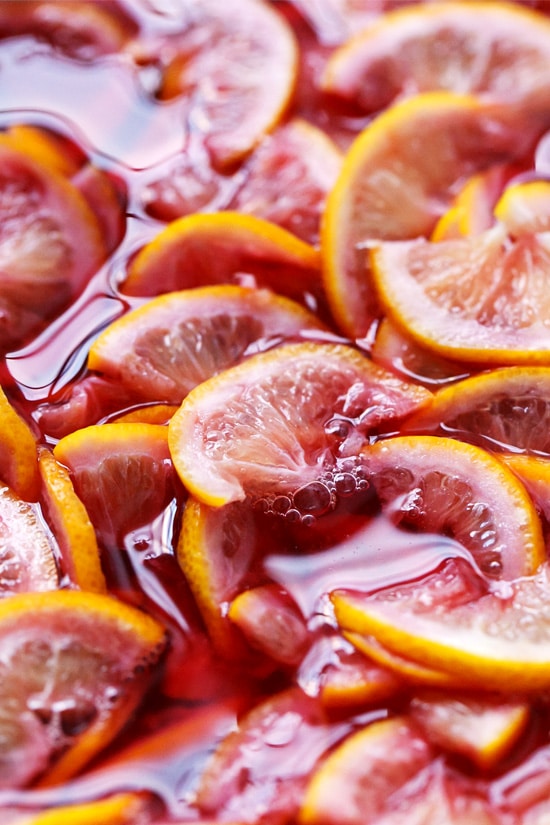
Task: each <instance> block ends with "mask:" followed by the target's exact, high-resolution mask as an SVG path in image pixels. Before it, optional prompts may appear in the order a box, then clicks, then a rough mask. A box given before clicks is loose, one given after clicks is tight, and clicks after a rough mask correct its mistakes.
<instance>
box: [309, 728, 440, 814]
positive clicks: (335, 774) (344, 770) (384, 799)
mask: <svg viewBox="0 0 550 825" xmlns="http://www.w3.org/2000/svg"><path fill="white" fill-rule="evenodd" d="M432 758H433V751H432V749H431V747H430V745H429V744H428V742H427V741H426V740H425V739H424V738H423V737H422V735H421V734H420V733H419V732H418V730H417V729H416V728H415V727H414V725H413V724H411V723H410V722H409V721H408V720H407V719H406V718H401V717H396V718H393V719H384V720H382V721H379V722H373V723H372V724H370V725H366V726H365V728H364V729H363V730H361V731H359V732H358V733H355V734H352V735H351V736H348V737H347V738H346V739H345V740H344V742H343V743H342V744H340V745H339V746H338V747H337V748H336V749H335V750H334V751H333V752H332V753H331V754H330V756H328V757H327V759H325V760H324V762H322V764H321V766H320V767H319V768H317V770H316V771H315V772H314V773H313V776H312V778H311V781H310V782H309V785H308V787H307V789H306V793H305V796H304V800H303V803H302V806H301V810H300V817H299V821H300V823H301V825H336V823H338V825H360V823H364V822H375V821H378V818H379V817H383V814H384V813H385V812H387V811H388V810H391V808H392V795H394V794H396V793H399V792H404V787H405V786H406V784H407V783H408V782H411V783H412V782H413V781H414V780H417V779H418V774H419V773H420V772H421V771H422V770H423V769H425V768H427V767H428V765H429V764H430V762H431V760H432Z"/></svg>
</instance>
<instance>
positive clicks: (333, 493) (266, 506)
mask: <svg viewBox="0 0 550 825" xmlns="http://www.w3.org/2000/svg"><path fill="white" fill-rule="evenodd" d="M368 487H369V481H368V473H367V470H366V467H365V465H364V462H363V460H362V459H361V458H360V457H358V456H354V457H353V458H345V459H340V460H338V461H337V462H336V463H335V464H334V466H332V467H329V468H326V469H325V470H324V471H323V473H322V474H321V475H320V476H319V478H317V479H315V480H313V481H308V482H307V483H306V484H303V485H302V486H301V487H298V489H297V490H294V491H293V492H287V493H284V494H280V495H276V494H269V495H265V496H262V497H261V498H259V499H257V500H256V502H255V507H256V509H258V510H261V511H262V512H264V513H267V514H270V515H276V516H281V517H283V518H284V519H286V520H287V521H290V522H300V523H301V524H303V525H305V526H308V525H312V524H314V522H315V520H316V519H317V518H319V517H321V516H323V515H325V513H328V512H330V511H331V510H334V509H335V507H336V505H337V503H338V501H339V500H340V499H342V498H348V497H350V496H353V495H355V494H356V493H358V492H364V491H365V490H367V489H368Z"/></svg>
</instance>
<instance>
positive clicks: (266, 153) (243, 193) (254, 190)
mask: <svg viewBox="0 0 550 825" xmlns="http://www.w3.org/2000/svg"><path fill="white" fill-rule="evenodd" d="M341 166H342V153H341V152H340V150H339V149H338V148H337V147H336V145H335V144H334V143H333V142H332V141H331V139H330V138H329V137H328V136H327V135H326V134H325V133H324V132H322V131H321V130H320V129H317V128H316V127H315V126H312V125H311V124H310V123H308V122H307V121H305V120H302V119H298V118H295V119H294V120H291V121H290V123H286V124H285V125H283V126H281V127H279V128H278V129H276V130H275V131H274V132H273V133H272V134H271V135H268V136H267V137H265V138H264V140H263V141H262V143H261V144H260V145H259V146H258V147H257V148H256V150H255V151H254V153H253V154H252V155H251V157H250V159H249V160H248V162H247V163H246V165H245V166H244V168H243V169H242V170H241V171H240V174H241V175H242V176H243V177H244V183H243V184H242V186H240V187H239V189H238V191H237V194H236V195H235V197H234V198H233V201H232V204H231V205H232V208H234V209H237V210H239V211H241V212H246V213H248V214H252V215H256V216H257V217H260V218H264V219H265V220H268V221H272V222H273V223H276V224H277V225H278V226H282V227H283V228H284V229H286V230H287V231H289V232H292V234H293V235H296V236H297V237H298V238H301V239H302V240H304V241H306V243H310V244H317V243H318V242H319V229H320V221H321V214H322V210H323V208H324V204H325V199H326V196H327V194H328V192H330V190H331V189H332V187H333V186H334V184H335V182H336V179H337V177H338V173H339V171H340V168H341Z"/></svg>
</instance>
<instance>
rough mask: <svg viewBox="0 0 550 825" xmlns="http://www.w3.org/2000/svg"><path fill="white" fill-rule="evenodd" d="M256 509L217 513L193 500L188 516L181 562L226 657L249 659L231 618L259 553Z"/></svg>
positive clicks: (180, 542)
mask: <svg viewBox="0 0 550 825" xmlns="http://www.w3.org/2000/svg"><path fill="white" fill-rule="evenodd" d="M256 533H257V530H256V525H255V523H254V518H253V514H252V512H251V510H250V508H248V507H246V506H242V505H241V504H231V505H229V506H228V507H223V508H220V509H217V508H216V509H214V508H212V507H208V506H207V505H206V504H201V503H200V502H198V501H196V500H195V499H194V498H192V497H190V498H189V499H188V500H187V502H186V504H185V510H184V513H183V519H182V526H181V532H180V536H179V539H178V545H177V550H176V552H177V558H178V562H179V564H180V567H181V569H182V570H183V572H184V573H185V576H186V578H187V581H188V583H189V586H190V588H191V590H192V592H193V595H194V597H195V600H196V602H197V606H198V608H199V610H200V612H201V615H202V618H203V620H204V623H205V625H206V628H207V630H208V633H209V636H210V638H211V640H212V642H213V644H214V646H215V648H216V650H218V651H219V652H220V653H221V654H222V655H225V656H232V657H240V658H242V657H243V656H244V652H245V651H244V647H245V646H244V644H243V639H242V637H241V635H240V633H239V631H237V629H236V627H235V626H234V625H233V624H232V623H231V621H230V620H229V619H228V617H227V611H228V608H229V604H230V602H231V600H232V599H233V598H234V597H235V596H236V595H237V594H238V593H239V591H240V590H241V589H242V588H243V587H244V583H245V582H246V581H247V577H248V576H249V570H250V567H251V562H252V559H253V558H254V555H255V552H256V547H257V541H258V536H257V534H256Z"/></svg>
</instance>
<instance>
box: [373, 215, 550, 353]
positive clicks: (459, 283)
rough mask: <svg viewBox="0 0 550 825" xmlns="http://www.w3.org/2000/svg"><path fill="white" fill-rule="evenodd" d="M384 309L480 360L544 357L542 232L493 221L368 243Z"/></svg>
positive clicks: (547, 248)
mask: <svg viewBox="0 0 550 825" xmlns="http://www.w3.org/2000/svg"><path fill="white" fill-rule="evenodd" d="M370 260H371V266H372V272H373V276H374V280H375V283H376V288H377V291H378V295H379V297H380V300H381V302H382V304H383V305H384V307H385V308H386V310H387V313H388V316H389V317H391V318H392V320H393V321H394V323H396V324H397V325H398V326H400V327H401V328H403V329H405V330H406V331H407V333H408V334H409V335H410V336H411V337H413V338H414V339H415V340H417V341H419V342H420V343H421V344H422V345H423V346H426V347H429V348H430V349H433V350H434V351H435V352H436V353H440V354H442V355H444V356H446V357H450V358H454V359H456V360H461V361H470V362H478V363H482V364H512V363H521V364H525V363H539V364H540V363H549V362H550V335H549V333H548V327H547V324H546V318H547V316H548V312H549V311H550V300H549V295H548V290H547V289H546V281H545V277H546V276H545V273H546V271H547V269H548V266H549V262H550V236H548V234H547V233H539V234H528V235H522V236H520V237H519V238H517V239H516V240H515V241H513V242H511V243H510V241H509V239H508V236H507V234H506V232H505V229H504V226H503V225H502V224H498V225H497V226H495V227H494V228H493V229H489V230H487V231H486V232H484V233H482V234H481V235H478V236H475V237H472V238H464V239H459V240H454V241H453V240H451V241H442V242H440V243H429V242H426V241H424V240H423V239H417V240H415V241H402V242H399V241H393V242H386V243H382V244H378V245H377V246H376V247H374V248H373V249H372V250H371V257H370Z"/></svg>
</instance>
